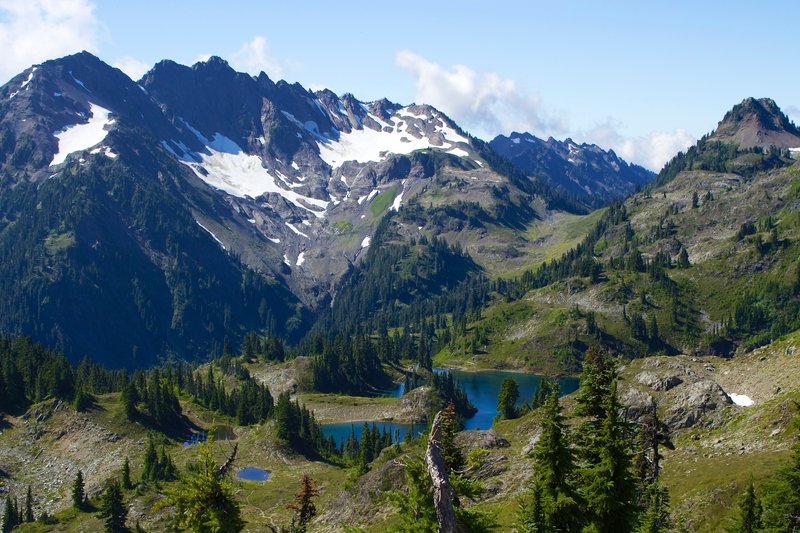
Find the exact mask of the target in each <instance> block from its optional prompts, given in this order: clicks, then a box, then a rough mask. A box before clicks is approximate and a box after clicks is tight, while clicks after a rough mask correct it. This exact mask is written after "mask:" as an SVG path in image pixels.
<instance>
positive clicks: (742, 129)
mask: <svg viewBox="0 0 800 533" xmlns="http://www.w3.org/2000/svg"><path fill="white" fill-rule="evenodd" d="M709 140H710V141H720V142H728V143H735V144H738V145H739V146H740V147H741V148H754V147H760V148H769V147H770V146H777V147H779V148H798V147H800V129H798V128H797V126H795V125H794V123H792V121H790V120H789V117H787V116H786V115H785V114H784V113H783V112H782V111H781V110H780V108H779V107H778V105H777V104H776V103H775V102H774V101H773V100H771V99H770V98H759V99H755V98H745V99H744V100H743V101H742V103H741V104H738V105H735V106H734V107H733V109H731V110H730V111H728V112H727V113H726V114H725V117H723V119H722V121H720V123H719V125H718V126H717V129H716V130H715V131H714V134H713V135H712V136H711V137H710V138H709Z"/></svg>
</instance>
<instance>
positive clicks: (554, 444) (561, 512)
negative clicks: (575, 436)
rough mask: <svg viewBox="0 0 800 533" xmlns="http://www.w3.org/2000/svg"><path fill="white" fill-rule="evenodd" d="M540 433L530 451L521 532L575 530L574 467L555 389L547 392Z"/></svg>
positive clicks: (578, 520) (577, 513) (578, 522)
mask: <svg viewBox="0 0 800 533" xmlns="http://www.w3.org/2000/svg"><path fill="white" fill-rule="evenodd" d="M541 427H542V432H541V436H540V437H539V440H538V441H537V442H536V446H535V447H534V449H533V458H534V461H535V463H534V472H535V474H534V480H533V487H532V490H531V496H530V501H529V503H528V504H527V505H528V508H525V500H523V501H522V502H521V504H520V505H521V506H522V510H521V513H520V514H519V515H518V521H519V523H520V527H521V528H522V529H521V531H525V532H533V531H578V530H580V528H581V525H582V517H583V514H582V513H581V512H580V510H581V509H582V508H583V506H582V502H581V500H580V497H579V495H578V491H577V490H576V487H575V464H574V457H573V452H572V449H571V448H570V445H569V440H568V436H567V433H566V428H565V425H564V417H563V415H562V414H561V407H560V405H559V401H558V388H557V387H554V388H552V389H551V392H550V395H549V396H548V397H547V399H546V400H545V403H544V406H543V411H542V422H541Z"/></svg>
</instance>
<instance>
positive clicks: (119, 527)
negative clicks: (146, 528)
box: [100, 479, 128, 533]
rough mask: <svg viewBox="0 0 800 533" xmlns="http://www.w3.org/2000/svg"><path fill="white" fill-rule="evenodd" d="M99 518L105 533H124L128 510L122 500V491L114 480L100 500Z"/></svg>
mask: <svg viewBox="0 0 800 533" xmlns="http://www.w3.org/2000/svg"><path fill="white" fill-rule="evenodd" d="M100 517H101V518H102V519H103V522H104V523H105V532H106V533H125V532H127V531H128V528H127V527H126V526H125V520H127V518H128V508H127V507H125V502H124V501H123V499H122V489H121V488H120V486H119V482H118V481H117V480H116V479H115V480H113V481H112V482H111V483H109V485H108V487H106V491H105V492H104V493H103V497H102V499H101V500H100Z"/></svg>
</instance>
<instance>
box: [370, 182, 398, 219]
mask: <svg viewBox="0 0 800 533" xmlns="http://www.w3.org/2000/svg"><path fill="white" fill-rule="evenodd" d="M395 194H397V185H393V186H391V187H390V188H388V189H386V190H385V191H383V192H382V193H380V194H379V195H378V196H376V197H375V198H374V199H373V200H372V203H370V204H369V212H370V213H372V216H376V217H377V216H380V215H382V214H383V213H384V212H385V211H386V208H388V207H389V205H390V204H391V203H392V201H394V196H395Z"/></svg>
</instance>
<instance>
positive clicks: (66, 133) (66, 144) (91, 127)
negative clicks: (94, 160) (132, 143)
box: [50, 102, 116, 167]
mask: <svg viewBox="0 0 800 533" xmlns="http://www.w3.org/2000/svg"><path fill="white" fill-rule="evenodd" d="M89 113H90V115H91V116H90V117H89V122H87V123H86V124H75V125H74V126H68V127H67V128H66V129H64V130H62V131H60V132H58V133H56V134H55V137H56V139H58V153H56V155H54V156H53V160H52V161H50V166H51V167H52V166H53V165H60V164H61V163H63V162H64V161H66V160H67V156H68V155H69V154H71V153H74V152H81V151H83V150H88V149H89V148H91V147H92V146H94V145H96V144H99V143H101V142H103V140H104V139H105V138H106V135H108V130H107V129H106V127H108V126H110V125H111V124H113V123H114V120H113V119H111V118H109V117H110V116H111V111H109V110H108V109H106V108H104V107H100V106H99V105H97V104H92V103H91V102H90V103H89ZM106 150H107V151H106V155H107V156H108V157H115V156H116V154H114V155H109V154H110V153H113V152H111V151H110V150H108V149H106Z"/></svg>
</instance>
